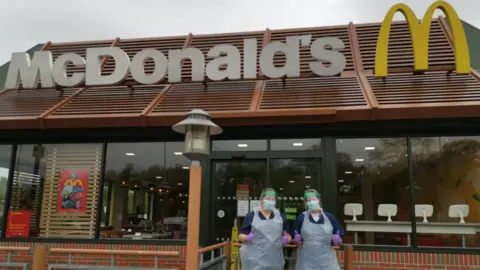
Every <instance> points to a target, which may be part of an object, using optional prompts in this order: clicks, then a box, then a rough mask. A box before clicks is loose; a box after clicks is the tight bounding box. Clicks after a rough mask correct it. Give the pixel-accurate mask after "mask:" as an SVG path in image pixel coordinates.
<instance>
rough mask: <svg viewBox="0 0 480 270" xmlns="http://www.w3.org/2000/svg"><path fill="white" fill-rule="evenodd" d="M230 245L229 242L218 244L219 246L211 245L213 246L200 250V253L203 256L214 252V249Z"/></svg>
mask: <svg viewBox="0 0 480 270" xmlns="http://www.w3.org/2000/svg"><path fill="white" fill-rule="evenodd" d="M228 244H229V242H223V243H218V244H215V245H211V246H208V247H204V248H201V249H199V250H198V253H199V254H203V253H205V252H208V251H211V250H214V249H217V248H223V247H225V246H227V245H228Z"/></svg>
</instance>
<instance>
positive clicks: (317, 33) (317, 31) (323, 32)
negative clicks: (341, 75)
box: [270, 26, 354, 77]
mask: <svg viewBox="0 0 480 270" xmlns="http://www.w3.org/2000/svg"><path fill="white" fill-rule="evenodd" d="M300 35H312V42H313V41H314V40H315V39H317V38H321V37H337V38H340V39H341V40H342V41H343V43H344V44H345V49H343V50H340V52H342V53H343V54H344V55H345V58H346V59H347V65H346V67H345V70H344V71H350V70H354V65H353V54H352V48H351V45H350V39H349V37H348V26H340V27H332V28H327V27H322V28H310V29H305V30H302V29H287V30H272V31H271V36H270V42H274V41H280V42H285V41H286V39H285V38H286V37H288V36H300ZM313 61H317V59H315V58H313V57H312V55H311V54H310V47H309V46H306V47H303V46H300V76H301V77H312V76H316V75H315V74H313V73H312V72H311V71H310V67H309V66H308V63H309V62H313ZM274 63H275V65H276V66H283V65H284V64H285V55H283V54H277V55H275V59H274ZM325 64H327V65H328V64H329V63H328V62H325Z"/></svg>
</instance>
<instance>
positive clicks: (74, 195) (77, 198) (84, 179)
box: [57, 170, 88, 213]
mask: <svg viewBox="0 0 480 270" xmlns="http://www.w3.org/2000/svg"><path fill="white" fill-rule="evenodd" d="M87 189H88V170H63V171H61V172H60V183H59V188H58V204H57V212H81V213H85V211H86V206H87V201H86V199H87Z"/></svg>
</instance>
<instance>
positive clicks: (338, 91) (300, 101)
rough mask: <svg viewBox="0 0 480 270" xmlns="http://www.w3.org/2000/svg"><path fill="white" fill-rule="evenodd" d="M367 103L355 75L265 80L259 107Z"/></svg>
mask: <svg viewBox="0 0 480 270" xmlns="http://www.w3.org/2000/svg"><path fill="white" fill-rule="evenodd" d="M352 106H367V103H366V101H365V98H364V96H363V93H362V90H361V88H360V85H359V84H358V80H357V78H356V77H345V78H340V77H334V78H332V77H330V78H299V79H287V80H286V81H285V85H284V84H283V82H282V80H267V81H266V84H265V88H264V89H263V95H262V99H261V103H260V110H272V109H290V110H294V109H318V108H342V107H352Z"/></svg>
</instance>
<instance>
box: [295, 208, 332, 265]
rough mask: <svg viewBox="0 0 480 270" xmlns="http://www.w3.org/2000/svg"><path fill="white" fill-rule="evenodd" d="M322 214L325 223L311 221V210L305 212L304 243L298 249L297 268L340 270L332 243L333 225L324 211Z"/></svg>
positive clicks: (302, 232)
mask: <svg viewBox="0 0 480 270" xmlns="http://www.w3.org/2000/svg"><path fill="white" fill-rule="evenodd" d="M321 215H322V216H323V220H324V222H323V224H315V223H313V222H311V221H310V212H308V211H307V212H304V213H303V225H302V231H301V235H302V238H303V245H302V247H301V248H300V249H299V251H298V252H299V254H298V261H297V266H296V268H295V269H296V270H340V266H339V265H338V261H337V256H336V255H335V250H334V249H333V248H332V245H331V242H332V236H333V226H332V224H331V223H330V220H329V219H328V218H327V216H326V215H325V214H324V213H323V212H322V214H321Z"/></svg>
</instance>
